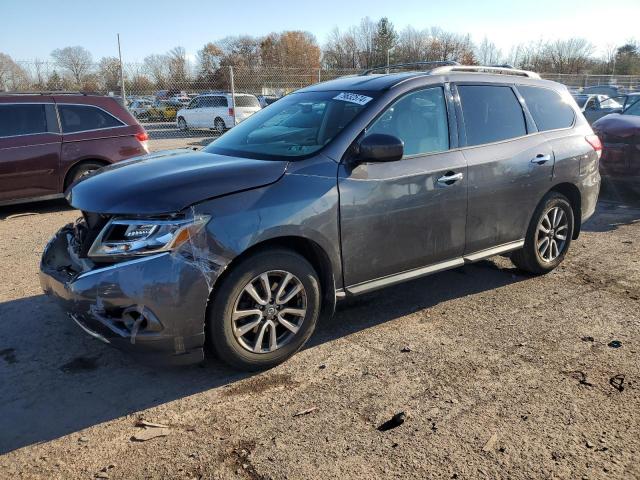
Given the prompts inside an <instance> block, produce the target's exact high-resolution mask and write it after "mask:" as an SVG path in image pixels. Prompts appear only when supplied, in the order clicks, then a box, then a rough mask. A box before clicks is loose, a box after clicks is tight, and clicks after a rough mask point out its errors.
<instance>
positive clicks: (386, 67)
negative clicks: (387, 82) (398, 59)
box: [360, 60, 460, 76]
mask: <svg viewBox="0 0 640 480" xmlns="http://www.w3.org/2000/svg"><path fill="white" fill-rule="evenodd" d="M445 65H447V66H455V65H460V64H459V63H458V62H454V61H450V60H444V61H435V62H409V63H394V64H392V65H381V66H379V67H373V68H369V69H367V70H365V71H364V72H362V73H361V74H360V75H362V76H364V75H369V74H371V73H372V72H375V71H377V70H392V69H396V68H404V67H415V66H421V67H425V66H426V67H441V66H445Z"/></svg>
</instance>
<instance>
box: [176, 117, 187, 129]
mask: <svg viewBox="0 0 640 480" xmlns="http://www.w3.org/2000/svg"><path fill="white" fill-rule="evenodd" d="M188 129H189V127H188V126H187V121H186V120H185V119H184V118H182V117H178V130H182V131H183V132H186V131H187V130H188Z"/></svg>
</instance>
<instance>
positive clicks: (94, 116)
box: [58, 104, 124, 133]
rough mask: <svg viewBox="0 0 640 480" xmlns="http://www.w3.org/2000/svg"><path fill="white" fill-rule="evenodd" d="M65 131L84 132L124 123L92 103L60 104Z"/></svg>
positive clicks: (63, 129) (118, 125)
mask: <svg viewBox="0 0 640 480" xmlns="http://www.w3.org/2000/svg"><path fill="white" fill-rule="evenodd" d="M58 111H59V112H60V122H61V123H62V132H63V133H75V132H84V131H87V130H98V129H101V128H113V127H120V126H122V125H124V123H122V122H121V121H120V120H118V119H117V118H115V117H114V116H113V115H111V114H109V113H107V112H105V111H104V110H102V109H100V108H97V107H93V106H91V105H60V104H59V105H58Z"/></svg>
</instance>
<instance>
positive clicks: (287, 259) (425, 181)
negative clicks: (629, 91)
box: [40, 62, 600, 370]
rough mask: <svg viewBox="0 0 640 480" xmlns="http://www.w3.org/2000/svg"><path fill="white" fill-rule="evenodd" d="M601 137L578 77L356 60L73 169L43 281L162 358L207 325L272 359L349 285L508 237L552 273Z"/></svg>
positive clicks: (197, 349)
mask: <svg viewBox="0 0 640 480" xmlns="http://www.w3.org/2000/svg"><path fill="white" fill-rule="evenodd" d="M442 63H444V62H437V63H436V65H438V64H440V65H442ZM447 63H448V62H447ZM405 67H406V65H405ZM420 67H421V68H422V69H424V63H422V64H421V65H420ZM489 72H494V73H489ZM502 72H508V73H502ZM219 98H222V97H220V96H218V97H212V96H201V97H198V100H207V101H210V100H211V99H214V100H215V101H216V102H222V100H219ZM239 98H243V97H242V96H240V97H239ZM247 98H248V96H247ZM253 101H255V102H257V100H256V99H255V97H254V98H253ZM247 102H248V100H247ZM220 107H222V105H221V106H220ZM220 107H218V106H215V107H210V108H220ZM207 108H209V107H207ZM191 110H195V108H194V109H191ZM181 118H184V117H181ZM220 118H222V117H220ZM207 121H208V122H210V116H209V117H208V118H207ZM599 150H600V142H599V140H598V137H597V136H595V135H594V134H593V131H592V130H591V128H590V126H589V124H588V123H587V122H586V120H585V119H584V118H583V116H582V115H581V114H580V112H579V110H578V109H577V107H576V106H575V104H574V102H572V101H570V96H569V93H568V92H567V90H566V88H565V87H564V86H562V85H560V84H557V83H554V82H550V81H545V80H541V79H540V77H539V76H538V75H536V74H534V73H532V72H523V71H519V70H515V69H505V68H491V67H473V66H459V65H456V66H453V65H450V64H449V65H448V66H441V67H436V68H433V69H432V70H431V71H429V72H428V73H426V72H425V71H418V72H402V73H398V74H386V75H385V74H380V75H361V76H353V77H343V78H339V79H336V80H332V81H329V82H325V83H319V84H315V85H312V86H309V87H307V88H303V89H301V90H298V91H297V92H294V93H292V94H289V95H287V96H286V97H283V98H282V99H280V100H278V101H277V102H276V103H274V104H273V105H271V106H270V107H269V108H266V109H264V110H261V111H258V112H257V113H256V114H255V115H253V116H251V117H249V118H248V119H247V120H245V121H243V122H242V123H241V124H240V125H238V126H237V127H235V128H233V129H232V130H230V131H229V132H228V133H226V134H224V135H222V136H220V137H219V138H218V139H216V140H215V141H213V142H212V143H210V144H209V145H208V146H207V147H205V148H204V149H203V150H200V151H187V150H183V151H172V152H163V153H158V154H154V155H149V156H146V157H143V158H141V159H139V160H134V161H132V162H130V163H129V164H128V165H126V166H123V167H119V166H114V167H111V168H109V169H107V170H105V171H103V172H101V173H100V174H98V175H95V176H92V177H91V178H89V179H87V180H85V181H83V182H80V183H79V184H77V185H75V186H74V188H73V189H72V191H71V192H70V195H69V198H70V201H71V204H72V205H73V207H75V208H77V209H79V210H81V211H82V212H83V220H81V221H79V222H77V223H76V224H75V226H74V227H73V228H70V227H66V228H63V229H61V230H60V231H59V232H58V233H57V234H56V235H55V236H54V238H53V239H52V240H51V241H50V242H49V244H48V245H47V247H46V248H45V250H44V253H43V256H42V263H41V274H40V275H41V276H40V278H41V283H42V286H43V289H44V291H45V292H46V293H48V294H52V295H54V296H56V297H58V298H59V299H60V300H61V302H63V303H64V304H65V305H66V308H67V309H68V310H69V312H70V314H71V316H72V318H73V319H74V320H75V321H76V322H77V323H79V324H80V325H81V326H82V327H83V328H84V329H85V330H87V331H89V332H91V333H92V334H93V335H94V336H96V337H98V338H101V339H103V340H106V341H110V342H111V343H112V344H113V345H114V346H120V347H122V348H127V349H129V350H130V351H134V352H138V353H144V352H146V355H147V358H149V359H151V358H153V360H155V361H162V362H167V361H169V362H173V363H181V364H185V363H192V362H198V361H201V360H202V358H203V347H204V345H205V342H207V343H208V344H209V345H210V346H211V347H212V349H213V350H214V351H215V353H216V354H217V356H218V357H219V358H220V359H222V360H223V361H225V362H227V363H229V364H230V365H232V366H234V367H236V368H241V369H247V370H256V369H264V368H270V367H273V366H274V365H276V364H278V363H281V362H283V361H284V360H286V359H287V358H289V357H290V356H291V355H293V354H294V353H295V352H296V351H298V350H299V349H300V348H302V346H303V345H304V344H305V343H306V342H307V340H308V339H309V338H310V337H311V335H312V333H313V331H314V329H315V327H316V324H317V322H318V319H319V318H320V317H321V315H322V316H325V317H326V316H330V315H331V314H332V313H333V310H334V307H335V303H336V299H338V298H345V297H347V296H352V295H359V294H363V293H365V292H371V291H373V290H376V289H380V288H383V287H386V286H389V285H394V284H397V283H400V282H404V281H407V280H410V279H415V278H418V277H421V276H424V275H428V274H432V273H435V272H439V271H442V270H445V269H450V268H457V267H460V266H462V265H464V264H467V263H472V262H477V261H480V260H482V259H485V258H489V257H492V256H494V255H501V254H502V255H510V257H511V260H512V261H513V262H514V264H515V265H516V266H517V267H519V268H520V269H522V270H525V271H528V272H532V273H534V274H543V273H546V272H550V271H551V270H553V269H554V268H556V267H557V266H558V265H560V263H561V262H562V261H563V259H564V258H565V255H566V254H567V252H568V251H569V247H570V244H571V241H572V239H575V238H577V237H578V234H579V233H580V229H581V225H582V223H583V222H584V221H586V220H587V219H589V218H590V217H591V215H592V214H593V213H594V210H595V207H596V201H597V197H598V191H599V187H600V174H599V172H598V157H599V153H600V152H599ZM425 294H426V295H428V292H425ZM551 297H552V296H551V295H549V301H551ZM149 355H150V356H149Z"/></svg>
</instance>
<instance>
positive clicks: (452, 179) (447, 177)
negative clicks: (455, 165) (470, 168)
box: [438, 172, 464, 186]
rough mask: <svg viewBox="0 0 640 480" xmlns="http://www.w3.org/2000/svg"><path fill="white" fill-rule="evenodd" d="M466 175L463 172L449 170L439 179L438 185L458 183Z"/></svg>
mask: <svg viewBox="0 0 640 480" xmlns="http://www.w3.org/2000/svg"><path fill="white" fill-rule="evenodd" d="M463 177H464V175H463V174H462V173H453V172H447V173H446V174H444V175H443V176H442V177H440V178H439V179H438V185H444V186H449V185H453V184H454V183H456V182H457V181H458V180H462V178H463Z"/></svg>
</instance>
